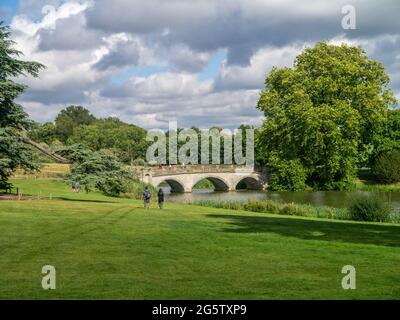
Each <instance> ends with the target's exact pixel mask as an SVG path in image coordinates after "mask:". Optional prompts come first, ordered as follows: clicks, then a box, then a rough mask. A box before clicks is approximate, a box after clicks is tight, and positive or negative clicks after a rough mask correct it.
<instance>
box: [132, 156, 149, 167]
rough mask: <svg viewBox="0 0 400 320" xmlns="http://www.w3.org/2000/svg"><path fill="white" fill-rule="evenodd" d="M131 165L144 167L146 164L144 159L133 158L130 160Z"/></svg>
mask: <svg viewBox="0 0 400 320" xmlns="http://www.w3.org/2000/svg"><path fill="white" fill-rule="evenodd" d="M132 165H133V166H140V167H144V166H145V165H146V161H144V160H143V159H140V158H138V159H135V160H133V161H132Z"/></svg>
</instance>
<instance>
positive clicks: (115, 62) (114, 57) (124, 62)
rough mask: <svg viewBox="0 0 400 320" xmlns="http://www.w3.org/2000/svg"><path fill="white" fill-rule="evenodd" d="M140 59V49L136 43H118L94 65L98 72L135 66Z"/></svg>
mask: <svg viewBox="0 0 400 320" xmlns="http://www.w3.org/2000/svg"><path fill="white" fill-rule="evenodd" d="M139 58H140V47H139V45H138V44H137V43H136V42H130V43H126V42H122V43H119V44H118V45H117V46H116V47H115V48H114V49H112V50H111V51H110V52H109V53H108V54H106V55H105V56H103V57H102V58H101V60H100V61H99V62H97V63H96V64H95V68H97V69H98V70H107V69H109V68H111V67H116V68H121V67H125V66H129V65H137V64H138V63H139Z"/></svg>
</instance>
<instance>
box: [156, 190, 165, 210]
mask: <svg viewBox="0 0 400 320" xmlns="http://www.w3.org/2000/svg"><path fill="white" fill-rule="evenodd" d="M157 197H158V207H159V208H160V209H162V208H164V191H163V190H162V189H161V188H160V190H158V194H157Z"/></svg>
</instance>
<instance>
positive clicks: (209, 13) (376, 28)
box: [88, 0, 400, 65]
mask: <svg viewBox="0 0 400 320" xmlns="http://www.w3.org/2000/svg"><path fill="white" fill-rule="evenodd" d="M345 4H348V2H347V1H346V0H340V1H336V2H334V1H331V0H329V1H328V0H325V1H309V2H304V3H301V2H296V3H294V2H292V1H282V2H280V3H279V4H278V3H277V2H276V1H271V2H268V1H265V2H255V3H252V2H245V1H218V2H215V1H196V2H194V3H193V2H191V3H190V5H188V2H187V1H174V2H173V3H170V2H164V1H160V0H152V1H151V0H150V1H127V0H119V1H113V2H110V1H105V0H98V1H97V3H96V5H95V6H94V7H93V8H92V9H91V10H89V11H88V23H89V26H90V27H92V28H97V29H102V30H106V31H113V32H116V31H128V32H132V33H136V34H148V33H156V32H162V31H163V30H164V31H165V30H167V31H168V32H166V34H165V36H164V37H163V41H164V43H165V44H166V45H168V44H173V43H184V44H186V45H188V46H189V47H190V48H192V49H193V50H194V51H202V52H204V51H213V50H217V49H220V48H227V49H228V63H229V64H238V65H245V64H246V63H248V60H249V58H250V57H251V55H252V53H254V52H255V51H256V50H257V49H258V48H261V47H263V46H264V45H265V43H268V44H269V45H274V46H285V45H287V44H288V43H291V42H293V41H310V42H312V41H317V40H324V39H330V38H332V37H334V36H337V35H340V34H345V35H346V36H347V37H350V38H359V37H365V36H368V35H370V34H374V35H378V34H382V33H398V32H399V29H400V22H399V21H400V19H398V12H399V11H400V10H396V8H399V5H400V2H398V1H395V0H384V1H379V2H377V1H372V0H370V1H365V0H364V1H361V0H353V1H352V4H354V6H355V7H356V9H357V20H358V27H357V30H347V31H346V30H344V29H342V27H341V20H342V17H343V14H342V13H341V8H342V6H343V5H345ZM154 8H157V9H156V10H155V9H154ZM115 17H118V19H117V20H116V19H115Z"/></svg>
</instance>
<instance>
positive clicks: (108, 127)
mask: <svg viewBox="0 0 400 320" xmlns="http://www.w3.org/2000/svg"><path fill="white" fill-rule="evenodd" d="M69 142H72V143H83V144H86V145H87V146H88V147H90V148H91V149H93V150H96V151H99V150H106V149H108V151H112V152H109V153H112V154H114V155H115V156H117V157H118V158H119V159H120V160H121V161H122V162H124V163H131V162H132V161H133V160H135V159H139V158H141V159H143V158H145V156H146V149H147V146H148V143H147V141H146V130H144V129H142V128H139V127H137V126H135V125H132V124H127V123H124V122H122V121H121V120H119V119H117V118H108V119H99V120H96V121H94V122H93V123H92V124H90V125H80V126H79V127H77V128H76V129H75V130H74V134H73V135H72V136H71V137H70V139H69Z"/></svg>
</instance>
